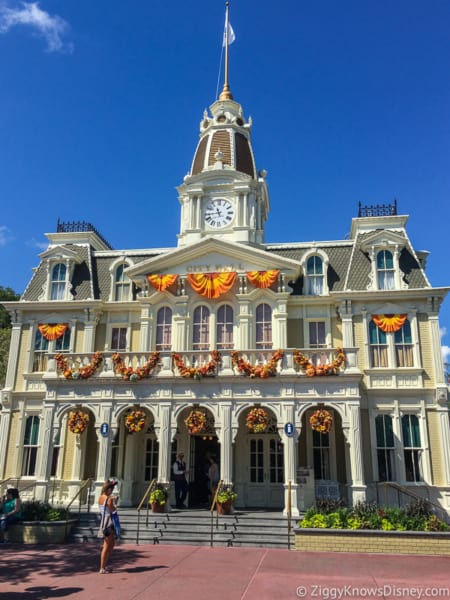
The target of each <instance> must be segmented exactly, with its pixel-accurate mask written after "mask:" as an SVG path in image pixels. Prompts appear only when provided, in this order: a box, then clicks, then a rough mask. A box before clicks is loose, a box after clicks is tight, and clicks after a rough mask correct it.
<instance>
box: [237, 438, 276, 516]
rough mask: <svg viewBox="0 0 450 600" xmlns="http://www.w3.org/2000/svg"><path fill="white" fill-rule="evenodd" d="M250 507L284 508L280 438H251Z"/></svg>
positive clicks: (248, 503) (248, 496)
mask: <svg viewBox="0 0 450 600" xmlns="http://www.w3.org/2000/svg"><path fill="white" fill-rule="evenodd" d="M248 444H249V445H248V448H249V455H248V461H249V463H248V464H249V480H248V486H247V502H246V504H247V506H248V507H255V508H258V507H261V508H280V509H281V508H283V505H284V487H283V483H284V456H283V444H282V443H281V440H280V438H279V436H278V435H268V434H264V435H249V440H248Z"/></svg>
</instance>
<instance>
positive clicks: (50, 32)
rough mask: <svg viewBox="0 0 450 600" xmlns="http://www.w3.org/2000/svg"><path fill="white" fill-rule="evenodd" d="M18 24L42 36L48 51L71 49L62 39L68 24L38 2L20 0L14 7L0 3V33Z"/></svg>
mask: <svg viewBox="0 0 450 600" xmlns="http://www.w3.org/2000/svg"><path fill="white" fill-rule="evenodd" d="M19 25H23V26H25V27H31V28H32V30H33V32H34V33H36V34H37V35H39V36H41V37H43V38H44V39H45V41H46V42H47V50H48V51H49V52H60V51H62V50H71V46H70V45H69V44H65V43H64V42H63V39H62V38H63V36H64V34H65V33H66V32H67V30H68V29H69V24H68V23H67V21H65V20H64V19H62V18H61V17H58V16H57V15H54V16H52V15H50V14H49V13H47V12H45V10H42V9H41V8H40V7H39V2H21V3H20V6H18V7H15V8H10V7H9V6H7V5H6V4H5V3H4V2H3V3H0V33H7V32H8V31H9V30H10V29H11V28H12V27H15V26H19Z"/></svg>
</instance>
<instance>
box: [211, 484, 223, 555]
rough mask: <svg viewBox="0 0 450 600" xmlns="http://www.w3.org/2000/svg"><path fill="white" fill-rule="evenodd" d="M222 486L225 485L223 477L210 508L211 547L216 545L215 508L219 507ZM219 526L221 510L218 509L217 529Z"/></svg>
mask: <svg viewBox="0 0 450 600" xmlns="http://www.w3.org/2000/svg"><path fill="white" fill-rule="evenodd" d="M222 487H223V479H221V480H220V481H219V483H218V484H217V487H216V492H215V494H214V496H213V499H212V502H211V508H210V509H209V510H210V512H211V541H210V546H211V548H212V547H213V546H214V509H217V496H218V495H219V492H220V491H221V490H222ZM218 527H219V511H218V510H216V529H217V528H218Z"/></svg>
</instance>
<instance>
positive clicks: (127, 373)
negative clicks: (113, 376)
mask: <svg viewBox="0 0 450 600" xmlns="http://www.w3.org/2000/svg"><path fill="white" fill-rule="evenodd" d="M160 354H161V353H160V352H153V353H152V355H151V356H150V358H149V359H148V360H147V362H146V363H145V365H144V366H143V367H137V368H136V369H133V367H127V366H126V365H125V362H124V360H123V358H122V357H121V356H120V354H119V353H115V354H113V355H112V357H111V358H112V361H113V363H114V368H115V371H116V373H119V374H120V375H122V379H124V380H125V381H138V380H139V379H143V378H144V377H150V376H151V374H152V372H153V370H154V369H155V368H156V367H157V366H158V365H159V364H160V359H159V357H160Z"/></svg>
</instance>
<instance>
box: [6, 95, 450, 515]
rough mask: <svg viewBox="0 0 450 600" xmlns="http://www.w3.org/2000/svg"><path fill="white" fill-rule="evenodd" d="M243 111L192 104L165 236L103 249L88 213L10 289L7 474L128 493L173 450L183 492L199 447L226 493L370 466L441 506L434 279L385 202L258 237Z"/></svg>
mask: <svg viewBox="0 0 450 600" xmlns="http://www.w3.org/2000/svg"><path fill="white" fill-rule="evenodd" d="M251 127H252V123H251V121H250V120H248V119H246V118H245V117H244V112H243V109H242V107H241V105H240V104H239V103H237V102H236V101H234V99H233V98H232V95H231V93H230V92H229V90H228V89H224V92H222V95H221V96H220V98H219V100H218V101H216V102H215V103H214V104H213V105H212V106H211V107H210V110H209V112H205V114H204V116H203V119H202V120H201V124H200V139H199V142H198V146H197V148H196V150H195V154H194V158H193V161H192V167H191V170H190V172H189V174H188V175H186V177H185V178H184V180H183V182H182V184H181V185H180V186H179V187H178V198H179V202H180V230H179V234H178V242H177V245H176V246H175V247H173V248H150V249H145V250H132V249H125V250H123V249H121V250H114V249H113V248H112V247H111V246H110V245H109V244H108V243H107V242H106V240H105V239H104V238H103V237H102V236H101V235H100V234H99V233H98V231H97V230H96V229H95V228H94V227H93V226H92V225H90V224H88V223H58V227H57V231H56V232H55V233H50V234H47V237H48V239H49V246H48V248H47V250H46V251H45V252H43V253H42V254H41V255H40V263H39V265H38V267H37V268H36V269H35V271H34V274H33V276H32V278H31V281H30V282H29V284H28V286H27V288H26V290H25V292H24V294H23V295H22V297H21V299H20V301H18V302H9V303H6V304H5V306H7V309H8V311H9V312H10V314H11V318H12V326H13V329H12V341H11V352H10V360H9V367H8V372H7V380H6V385H5V388H4V389H3V390H2V392H1V417H0V418H1V420H0V447H1V448H3V449H6V452H3V453H1V454H0V475H1V478H2V479H3V480H5V479H7V478H20V480H21V482H29V483H34V484H35V488H36V495H37V497H38V498H41V499H44V498H48V497H49V496H50V495H51V496H52V498H54V495H55V493H56V496H57V499H58V500H60V501H62V502H68V501H69V500H70V499H71V498H73V496H74V494H75V493H76V491H77V490H78V489H79V485H80V481H82V480H85V479H87V478H93V479H94V480H95V481H96V485H97V486H100V485H101V483H102V482H103V481H104V480H105V479H107V478H108V477H117V478H118V479H119V480H120V482H121V492H120V493H121V503H122V504H123V505H129V506H132V505H136V504H137V503H138V502H139V501H140V499H141V497H142V495H143V493H144V491H145V489H146V487H147V486H148V483H149V482H150V481H151V480H152V479H157V481H159V482H161V483H166V484H169V482H170V479H171V463H172V461H173V460H174V457H175V455H176V452H177V451H178V450H183V451H184V452H185V455H186V457H187V462H188V468H189V479H190V493H189V505H190V506H192V507H195V506H202V505H205V504H206V503H207V501H208V496H207V485H206V484H207V482H206V479H205V472H206V466H205V465H206V464H207V460H208V458H209V457H210V456H211V455H215V456H216V457H217V459H218V462H219V466H220V475H221V478H222V479H223V480H224V482H225V483H227V484H233V486H234V488H235V490H236V492H237V494H238V498H237V501H236V505H237V506H238V507H260V508H273V509H279V510H287V508H288V507H290V506H292V512H293V513H294V514H298V512H299V511H301V510H303V509H304V508H306V507H308V506H309V505H311V504H312V503H313V502H314V500H315V498H317V497H319V496H320V497H322V496H331V497H339V496H340V497H343V498H345V499H346V500H347V502H348V503H349V504H352V503H354V502H355V501H357V500H364V499H369V500H371V499H375V498H376V496H377V493H378V491H379V483H380V482H394V483H397V484H398V485H401V486H403V487H406V488H409V489H411V490H413V491H414V492H415V493H417V494H419V495H422V496H426V497H428V498H430V499H432V500H433V501H436V502H438V503H440V504H441V505H442V506H443V507H444V508H445V509H448V508H449V507H450V439H449V415H448V405H447V385H446V380H445V377H444V369H443V364H442V359H441V352H440V334H439V309H440V306H441V303H442V301H443V299H444V298H445V295H446V293H447V291H448V290H447V288H434V287H432V285H431V284H430V282H429V281H428V279H427V275H426V272H425V267H426V258H427V253H425V252H417V251H415V250H414V248H413V247H412V244H411V242H410V240H409V238H408V235H407V232H406V224H407V216H405V215H399V214H397V207H396V205H395V204H393V205H389V206H383V207H361V206H360V210H359V214H358V217H356V218H354V219H353V220H352V223H351V232H350V236H349V238H348V239H344V240H338V241H323V242H298V243H292V244H286V243H279V244H274V243H270V244H269V243H266V242H265V241H264V229H265V223H266V220H267V218H268V215H269V208H270V205H269V193H268V188H267V185H266V180H265V177H266V173H265V172H264V171H259V170H258V169H257V166H256V161H255V157H254V154H253V148H252V144H251ZM55 490H56V492H55Z"/></svg>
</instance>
